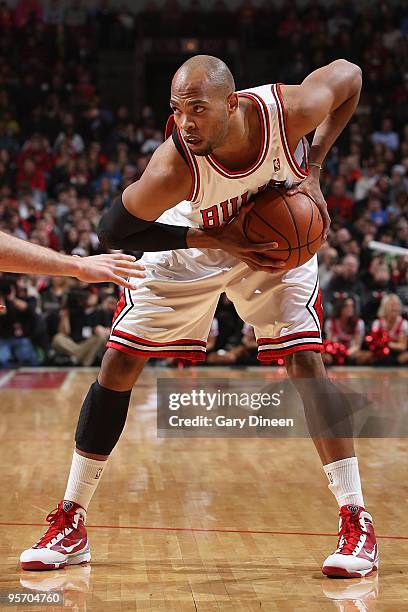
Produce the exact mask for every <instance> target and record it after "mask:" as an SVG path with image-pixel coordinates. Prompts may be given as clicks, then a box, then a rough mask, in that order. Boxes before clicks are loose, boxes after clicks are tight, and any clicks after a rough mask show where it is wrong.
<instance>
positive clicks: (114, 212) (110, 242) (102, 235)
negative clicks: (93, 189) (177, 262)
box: [98, 196, 189, 251]
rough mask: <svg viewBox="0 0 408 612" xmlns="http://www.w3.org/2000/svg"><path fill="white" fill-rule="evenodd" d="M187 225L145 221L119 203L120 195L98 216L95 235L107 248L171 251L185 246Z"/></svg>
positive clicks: (120, 201)
mask: <svg viewBox="0 0 408 612" xmlns="http://www.w3.org/2000/svg"><path fill="white" fill-rule="evenodd" d="M187 232H188V227H182V226H179V225H166V224H165V223H157V222H155V221H146V220H144V219H139V218H138V217H135V216H134V215H131V214H130V213H129V212H128V211H127V210H126V208H125V207H124V206H123V203H122V197H121V196H120V197H117V198H115V199H114V200H113V204H112V206H111V207H110V209H109V210H108V212H107V213H105V214H104V216H103V217H102V219H101V221H100V223H99V227H98V237H99V240H100V243H101V244H102V246H103V247H105V248H107V249H127V250H129V251H171V250H173V249H188V248H189V247H188V246H187Z"/></svg>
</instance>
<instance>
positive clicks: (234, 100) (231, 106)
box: [227, 92, 238, 113]
mask: <svg viewBox="0 0 408 612" xmlns="http://www.w3.org/2000/svg"><path fill="white" fill-rule="evenodd" d="M227 103H228V110H229V112H230V113H235V111H236V110H237V108H238V96H237V94H236V93H235V92H234V93H232V94H230V95H229V96H228V98H227Z"/></svg>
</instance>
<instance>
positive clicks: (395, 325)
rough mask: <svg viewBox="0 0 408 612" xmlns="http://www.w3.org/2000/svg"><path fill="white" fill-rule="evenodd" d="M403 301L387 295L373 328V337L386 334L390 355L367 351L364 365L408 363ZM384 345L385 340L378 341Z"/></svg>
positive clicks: (406, 323)
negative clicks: (402, 312) (402, 311)
mask: <svg viewBox="0 0 408 612" xmlns="http://www.w3.org/2000/svg"><path fill="white" fill-rule="evenodd" d="M401 310H402V304H401V300H400V299H399V297H398V296H397V295H396V294H395V293H390V294H388V295H385V296H384V297H383V298H382V300H381V304H380V307H379V309H378V318H377V319H376V320H375V321H374V322H373V324H372V327H371V333H372V337H373V338H374V341H375V337H376V334H379V335H382V334H385V335H386V337H387V338H388V340H387V341H386V343H385V346H386V348H387V349H388V351H389V352H388V353H387V354H385V353H384V351H381V350H380V349H379V350H378V351H375V350H373V351H365V352H364V359H363V363H364V364H371V365H373V364H377V365H405V364H407V363H408V321H407V320H406V319H404V318H403V316H402V314H401ZM377 341H378V342H379V343H380V342H381V346H383V344H384V340H382V341H380V340H377Z"/></svg>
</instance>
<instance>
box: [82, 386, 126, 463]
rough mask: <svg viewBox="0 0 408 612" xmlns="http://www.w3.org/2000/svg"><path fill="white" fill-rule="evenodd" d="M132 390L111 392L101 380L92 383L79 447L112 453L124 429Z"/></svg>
mask: <svg viewBox="0 0 408 612" xmlns="http://www.w3.org/2000/svg"><path fill="white" fill-rule="evenodd" d="M131 392H132V390H130V391H111V390H110V389H105V387H101V385H100V384H99V383H98V381H95V382H94V383H93V385H91V387H90V389H89V391H88V394H87V396H86V398H85V399H84V403H83V404H82V408H81V412H80V415H79V420H78V425H77V429H76V433H75V442H76V446H77V448H78V449H79V450H81V451H84V452H86V453H93V454H95V455H109V454H110V453H111V452H112V449H113V448H114V446H115V444H116V442H117V441H118V440H119V436H120V434H121V433H122V431H123V428H124V426H125V422H126V416H127V412H128V408H129V400H130V394H131Z"/></svg>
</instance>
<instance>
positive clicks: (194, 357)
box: [106, 340, 205, 361]
mask: <svg viewBox="0 0 408 612" xmlns="http://www.w3.org/2000/svg"><path fill="white" fill-rule="evenodd" d="M106 346H107V347H108V348H112V349H115V350H117V351H121V352H122V353H127V354H128V355H139V356H140V357H150V358H152V357H156V358H158V357H176V358H179V359H186V360H188V361H205V351H159V352H155V351H148V350H147V351H142V350H140V349H135V348H132V347H131V346H125V345H123V344H119V343H118V342H115V341H114V340H109V341H108V342H107V343H106Z"/></svg>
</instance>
